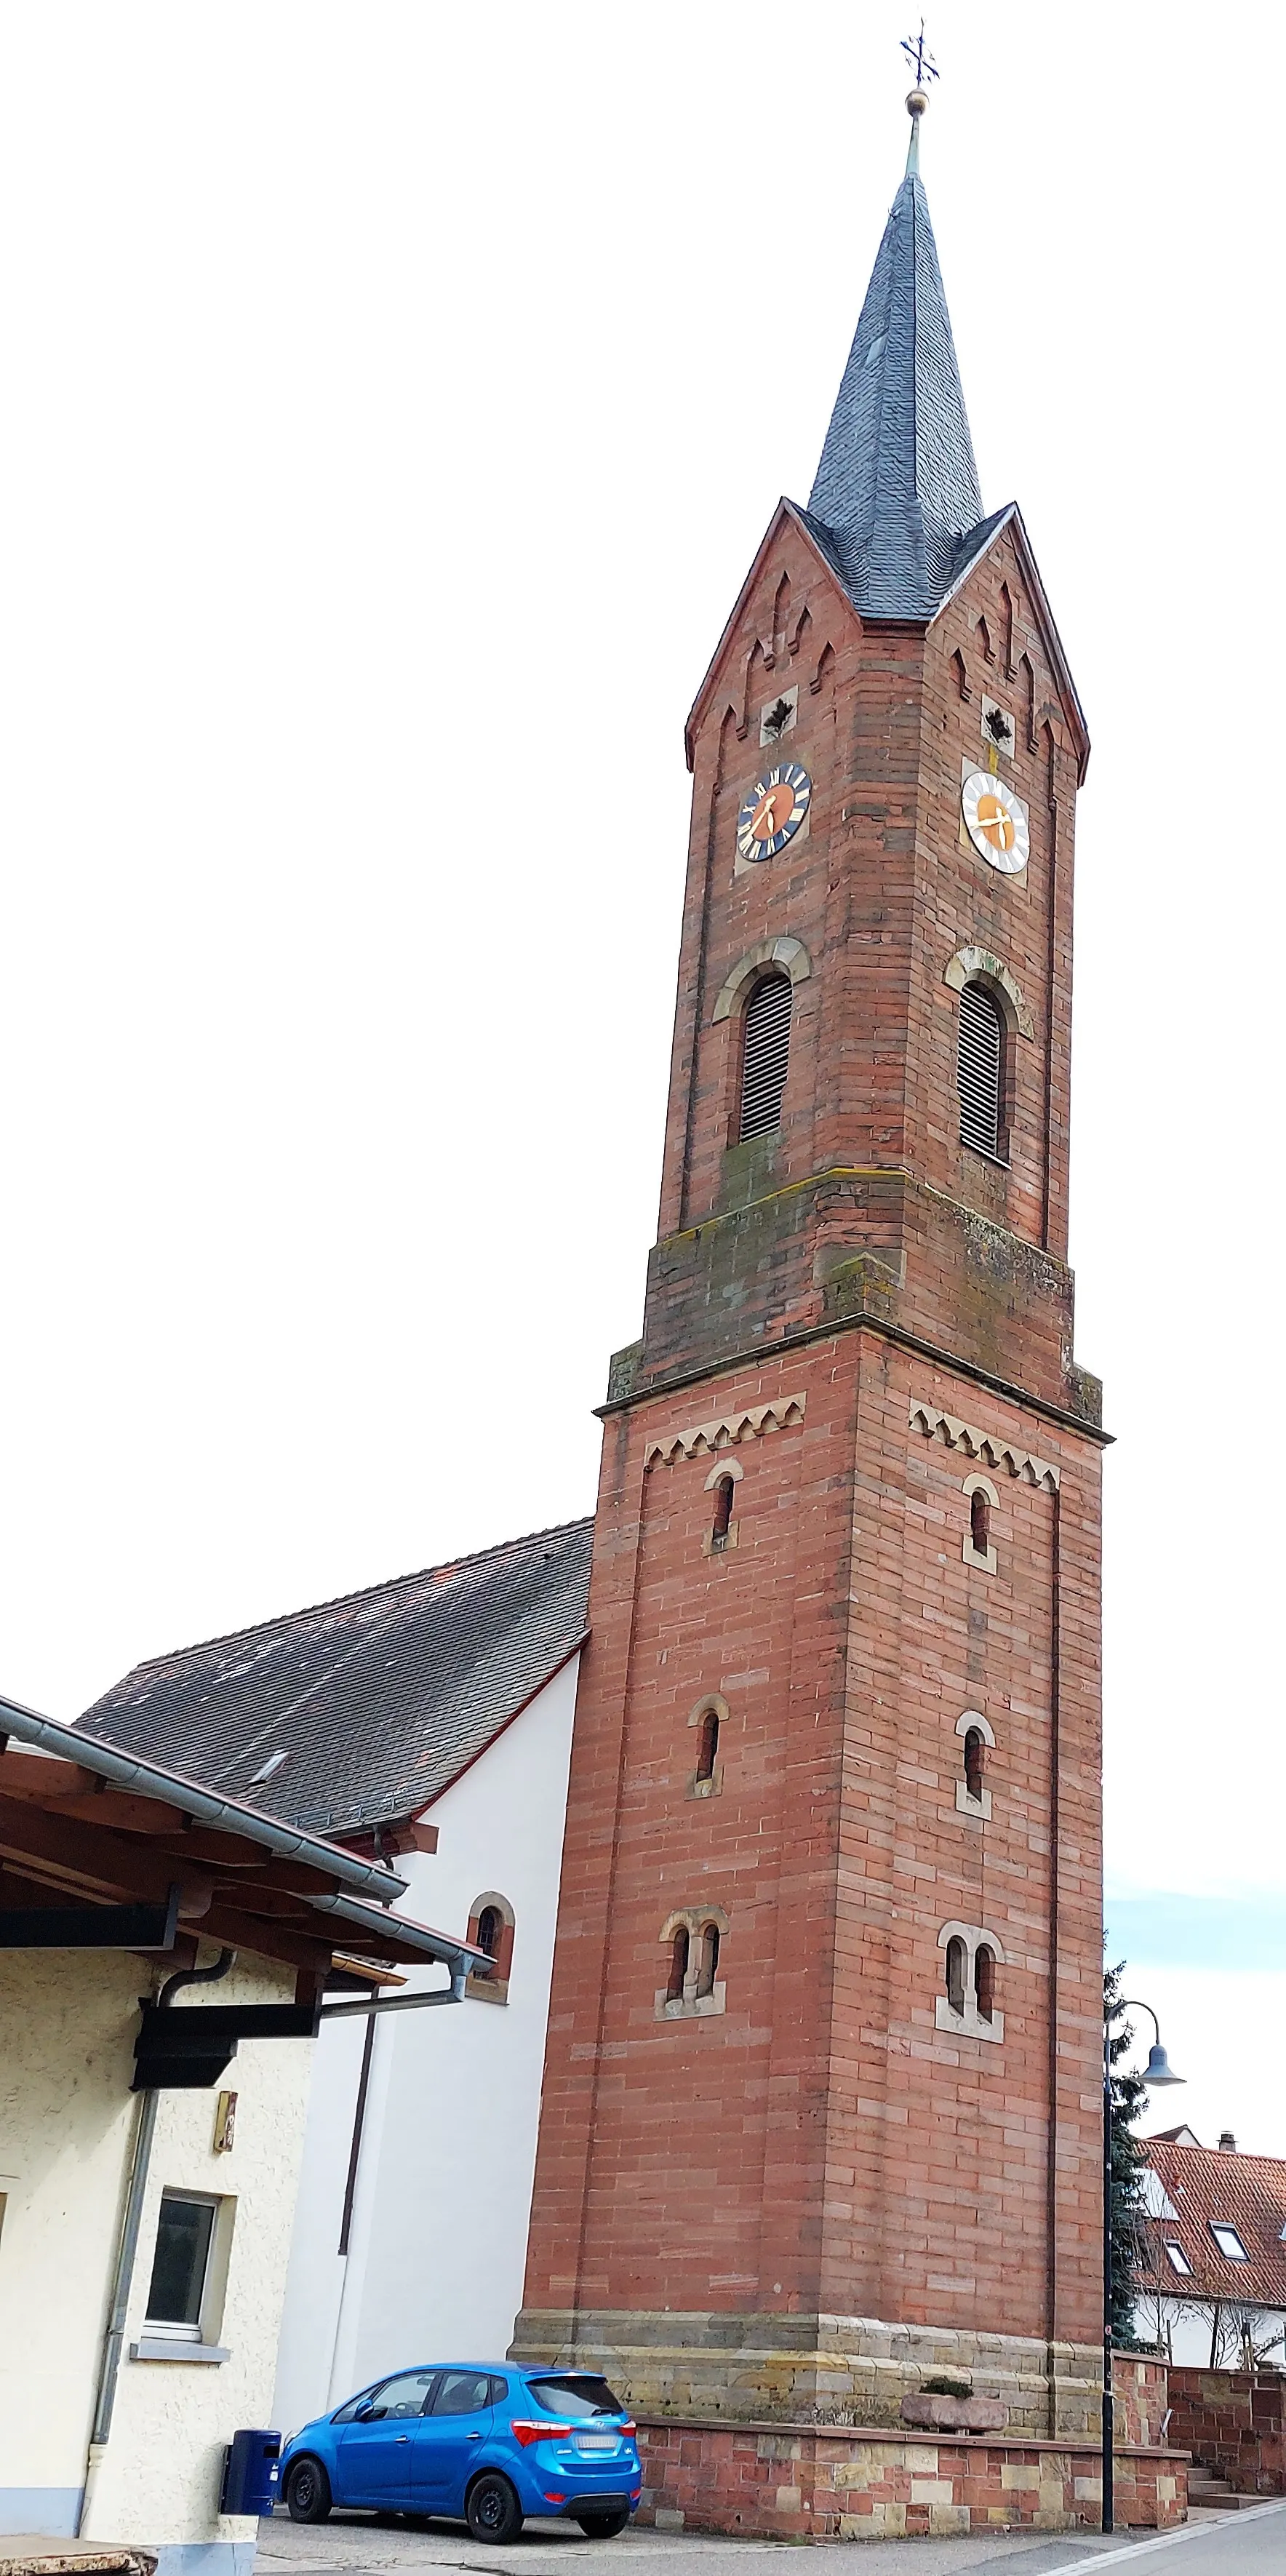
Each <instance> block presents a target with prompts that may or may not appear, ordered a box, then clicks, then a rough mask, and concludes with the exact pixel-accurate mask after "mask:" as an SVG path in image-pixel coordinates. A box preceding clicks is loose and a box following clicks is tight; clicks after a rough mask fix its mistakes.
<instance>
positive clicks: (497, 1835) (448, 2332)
mask: <svg viewBox="0 0 1286 2576" xmlns="http://www.w3.org/2000/svg"><path fill="white" fill-rule="evenodd" d="M579 1663H580V1658H579V1656H578V1655H577V1656H574V1657H573V1658H572V1660H571V1661H570V1662H569V1663H568V1664H566V1665H564V1667H563V1669H562V1671H561V1672H560V1673H556V1674H555V1675H554V1678H553V1680H552V1681H550V1682H548V1683H547V1684H546V1685H545V1688H544V1689H543V1690H542V1691H540V1692H538V1693H537V1695H536V1697H535V1698H534V1699H533V1700H532V1701H531V1703H530V1705H529V1706H528V1707H527V1708H525V1709H524V1710H523V1711H522V1713H521V1715H520V1716H518V1717H516V1718H515V1719H514V1720H513V1722H512V1724H511V1725H510V1726H508V1727H506V1729H505V1730H504V1732H503V1733H502V1734H501V1735H500V1736H498V1737H497V1738H496V1740H495V1741H494V1743H492V1744H491V1745H490V1746H489V1747H488V1749H487V1751H486V1752H485V1753H484V1754H482V1755H481V1756H480V1758H479V1759H478V1761H476V1762H475V1763H474V1764H473V1765H472V1767H471V1768H470V1769H469V1770H468V1771H466V1772H465V1773H464V1774H463V1776H462V1777H461V1778H460V1779H458V1780H456V1781H454V1782H453V1783H452V1785H451V1787H450V1788H449V1789H447V1790H445V1791H444V1792H443V1794H442V1796H441V1797H440V1798H439V1799H437V1800H436V1801H435V1803H434V1805H433V1807H432V1809H431V1811H430V1817H431V1821H432V1823H433V1824H435V1825H436V1827H437V1829H438V1848H437V1851H436V1853H435V1854H433V1855H432V1856H431V1857H430V1856H427V1855H424V1856H413V1857H411V1858H409V1859H405V1860H403V1861H400V1862H399V1864H398V1866H399V1869H400V1870H401V1871H402V1873H403V1875H404V1876H405V1877H406V1878H407V1880H408V1882H409V1885H408V1890H407V1894H406V1896H405V1897H404V1898H403V1899H402V1900H401V1903H402V1905H403V1907H404V1909H405V1910H406V1911H407V1912H408V1913H411V1914H414V1915H415V1916H417V1917H418V1919H419V1920H420V1921H421V1922H427V1923H445V1924H454V1925H459V1926H461V1927H462V1926H463V1925H464V1924H465V1923H466V1922H467V1920H468V1917H469V1914H470V1911H471V1909H472V1908H473V1906H474V1905H475V1903H476V1901H477V1899H478V1898H479V1896H482V1895H484V1894H486V1893H488V1892H489V1891H491V1890H496V1891H498V1892H499V1893H500V1894H501V1895H503V1896H504V1897H505V1898H507V1900H508V1902H509V1904H510V1905H511V1906H512V1908H513V1912H514V1917H515V1924H516V1930H515V1936H514V1953H513V1965H512V1969H511V1972H510V1979H509V1996H508V2001H507V2003H505V2004H504V2005H497V2004H494V2003H490V2002H484V2001H480V2000H478V1999H476V1998H472V1997H470V1998H468V1999H466V2001H465V2002H464V2003H462V2004H459V2005H452V2006H449V2007H447V2008H446V2009H445V2010H443V2011H430V2012H412V2013H390V2014H385V2015H383V2016H381V2017H379V2018H377V2021H376V2028H375V2045H374V2049H373V2053H372V2059H371V2071H370V2081H369V2085H368V2091H367V2101H366V2111H365V2117H364V2120H363V2125H362V2142H361V2152H360V2157H359V2162H358V2172H357V2187H356V2193H355V2197H354V2202H353V2211H352V2221H351V2227H350V2234H349V2250H348V2253H347V2256H341V2255H340V2254H339V2252H338V2244H339V2233H340V2221H341V2216H342V2211H343V2202H344V2190H345V2182H346V2177H347V2173H348V2163H349V2155H350V2151H351V2146H352V2136H353V2117H354V2109H355V2102H356V2093H357V2085H358V2078H359V2072H360V2065H361V2054H362V2034H363V2031H364V2028H365V2024H364V2023H363V2022H362V2021H361V2020H360V2019H357V2018H355V2019H353V2020H351V2021H350V2020H344V2021H341V2022H337V2023H335V2024H334V2025H333V2027H332V2028H331V2029H330V2030H327V2031H325V2032H324V2033H323V2036H322V2038H321V2040H320V2041H319V2043H318V2047H317V2059H316V2072H315V2078H314V2085H313V2096H312V2101H311V2104H310V2108H309V2120H308V2132H307V2139H306V2143H305V2149H304V2169H303V2177H302V2182H301V2187H300V2193H299V2201H298V2213H297V2217H296V2223H295V2231H294V2237H293V2241H292V2245H291V2252H290V2267H289V2275H288V2281H287V2289H286V2306H285V2316H284V2320H283V2326H282V2336H281V2344H280V2348H279V2355H278V2369H277V2389H276V2397H275V2400H274V2408H273V2414H272V2417H271V2421H272V2422H273V2423H274V2424H276V2425H278V2426H279V2427H280V2428H281V2429H282V2431H294V2430H296V2429H297V2428H298V2426H299V2425H301V2424H303V2423H306V2422H307V2421H308V2420H309V2419H310V2418H311V2417H312V2416H314V2415H317V2414H320V2413H322V2412H323V2411H324V2410H325V2409H326V2408H327V2407H328V2406H331V2405H337V2404H338V2403H339V2402H340V2400H341V2399H342V2398H344V2397H346V2396H349V2395H350V2394H351V2393H352V2391H353V2390H354V2389H357V2388H360V2387H362V2386H363V2385H364V2384H365V2383H366V2382H367V2381H368V2380H371V2379H374V2378H376V2377H377V2376H378V2375H379V2374H380V2373H381V2372H382V2371H385V2370H393V2369H396V2368H397V2367H398V2366H399V2365H400V2364H402V2363H404V2362H406V2363H413V2362H421V2361H452V2360H459V2361H472V2360H477V2361H488V2360H499V2359H502V2358H503V2356H504V2353H505V2351H506V2349H507V2346H508V2344H509V2340H510V2337H511V2335H512V2333H513V2325H514V2318H515V2316H516V2314H517V2311H518V2309H519V2308H520V2306H521V2304H522V2287H523V2272H524V2268H525V2264H526V2256H527V2228H528V2221H529V2218H530V2212H531V2188H532V2177H533V2173H534V2170H535V2160H536V2129H537V2123H538V2120H539V2114H540V2086H541V2077H542V2074H543V2071H544V2059H545V2026H546V2022H547V2019H548V2013H549V1985H550V1975H551V1970H552V1965H553V1950H554V1931H555V1926H556V1923H557V1918H558V1884H559V1876H560V1871H561V1865H562V1844H563V1824H564V1817H565V1814H566V1806H567V1773H568V1765H569V1762H570V1758H571V1735H572V1718H573V1714H574V1711H575V1704H576V1676H577V1671H578V1668H579ZM441 1981H442V1980H441V1975H440V1972H435V1971H432V1970H430V1971H427V1972H424V1973H421V1972H419V1971H416V1972H414V1973H413V1975H412V1977H411V1980H410V1983H411V1984H412V1985H417V1984H418V1985H424V1986H432V1985H436V1984H440V1983H441Z"/></svg>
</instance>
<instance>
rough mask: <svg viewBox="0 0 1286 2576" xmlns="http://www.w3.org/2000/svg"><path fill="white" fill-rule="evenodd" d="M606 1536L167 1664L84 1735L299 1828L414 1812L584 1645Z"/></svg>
mask: <svg viewBox="0 0 1286 2576" xmlns="http://www.w3.org/2000/svg"><path fill="white" fill-rule="evenodd" d="M593 1535H594V1524H593V1522H592V1520H584V1521H571V1522H569V1523H568V1524H567V1525H566V1526H565V1527H563V1528H562V1529H553V1530H540V1531H537V1533H536V1534H535V1536H534V1537H531V1538H521V1539H512V1540H510V1541H509V1542H508V1544H507V1545H505V1546H504V1547H493V1548H488V1549H487V1550H486V1551H485V1553H484V1554H482V1555H481V1556H466V1557H462V1558H460V1560H459V1562H458V1563H456V1564H454V1565H434V1566H430V1567H428V1569H427V1570H426V1571H425V1572H424V1573H422V1574H407V1575H402V1576H401V1577H400V1578H399V1579H398V1580H397V1581H396V1582H393V1583H380V1584H377V1585H376V1586H375V1587H374V1589H373V1590H372V1591H370V1592H353V1593H349V1594H348V1595H347V1596H346V1598H345V1599H343V1600H340V1601H324V1602H322V1603H321V1604H320V1606H319V1607H317V1608H316V1609H312V1610H298V1611H295V1612H294V1613H293V1614H292V1615H291V1616H290V1617H288V1618H284V1619H272V1620H269V1621H268V1622H267V1623H266V1625H265V1626H263V1627H261V1628H243V1629H242V1630H241V1631H240V1632H239V1634H238V1635H236V1636H233V1637H215V1638H212V1639H211V1640H210V1641H209V1642H208V1643H207V1644H205V1645H200V1646H188V1647H185V1648H184V1649H183V1650H182V1651H181V1652H180V1653H178V1654H174V1655H162V1656H160V1657H159V1658H158V1659H157V1661H156V1662H155V1663H149V1664H139V1665H137V1666H136V1668H135V1670H134V1671H133V1672H132V1673H127V1674H126V1676H125V1679H124V1680H123V1681H121V1682H118V1683H117V1684H116V1686H115V1688H114V1689H112V1690H110V1691H108V1692H107V1693H106V1695H105V1696H104V1697H103V1698H102V1699H100V1700H96V1701H95V1703H94V1706H93V1707H92V1708H91V1709H87V1710H86V1712H85V1715H84V1716H83V1718H82V1719H81V1721H80V1724H81V1728H82V1729H83V1730H84V1731H85V1732H86V1733H87V1734H91V1735H98V1736H102V1737H103V1738H105V1739H106V1740H107V1741H108V1742H109V1743H111V1744H114V1745H116V1746H117V1747H119V1748H120V1749H121V1750H122V1751H125V1752H135V1753H142V1752H146V1753H148V1754H150V1755H152V1756H153V1757H154V1758H155V1759H156V1760H158V1761H161V1762H166V1763H170V1764H172V1765H174V1766H176V1767H180V1768H182V1769H183V1770H184V1771H186V1772H188V1773H190V1774H191V1775H192V1776H193V1777H194V1778H196V1779H197V1780H199V1781H201V1782H202V1783H204V1784H205V1785H206V1786H207V1787H209V1788H218V1789H225V1790H226V1791H227V1792H228V1793H229V1795H231V1796H234V1797H241V1798H246V1799H248V1800H249V1802H250V1803H251V1804H253V1805H254V1806H256V1807H258V1808H259V1809H260V1810H261V1811H262V1813H264V1814H265V1815H270V1816H276V1817H278V1818H280V1819H281V1820H282V1821H284V1822H289V1823H291V1824H297V1825H309V1826H312V1827H315V1828H318V1829H320V1830H322V1831H326V1830H332V1831H335V1832H341V1833H342V1832H345V1831H351V1830H353V1829H354V1828H356V1827H358V1826H363V1825H370V1824H373V1823H378V1822H380V1821H381V1820H382V1819H386V1818H390V1817H394V1816H404V1815H409V1814H415V1813H418V1811H419V1810H420V1808H422V1807H424V1806H425V1805H427V1803H428V1801H429V1800H430V1799H431V1798H434V1797H436V1796H437V1795H438V1793H439V1791H441V1790H442V1789H445V1788H446V1787H447V1786H448V1784H449V1783H450V1782H451V1781H452V1780H454V1779H456V1778H458V1776H459V1774H460V1772H461V1771H463V1770H464V1769H465V1768H466V1767H467V1765H468V1764H469V1763H470V1762H471V1761H472V1760H473V1759H474V1757H475V1755H477V1754H479V1753H481V1752H482V1751H483V1750H484V1749H485V1747H486V1746H487V1745H488V1744H490V1743H491V1741H492V1739H493V1737H494V1736H496V1735H498V1734H499V1732H500V1729H501V1728H502V1727H503V1726H504V1725H505V1724H506V1723H507V1721H508V1720H509V1719H510V1718H511V1717H513V1716H514V1715H515V1713H516V1712H517V1710H518V1709H520V1708H521V1707H522V1706H523V1705H524V1703H525V1702H526V1701H527V1700H528V1699H530V1697H531V1696H532V1693H533V1692H534V1691H537V1690H539V1689H540V1687H541V1685H542V1684H543V1683H544V1682H546V1681H548V1679H549V1677H550V1675H551V1674H552V1673H554V1672H555V1671H557V1669H558V1666H559V1665H560V1664H561V1663H563V1662H564V1661H565V1660H566V1658H567V1656H568V1655H569V1654H570V1653H571V1651H572V1648H573V1647H574V1646H575V1645H576V1643H577V1641H578V1639H579V1638H580V1637H582V1636H583V1634H584V1631H585V1612H586V1602H587V1599H588V1593H589V1560H590V1549H591V1545H592V1542H593ZM279 1752H284V1753H285V1755H286V1757H287V1758H286V1760H285V1761H284V1762H283V1763H282V1764H281V1765H280V1766H279V1768H278V1769H276V1770H275V1771H274V1772H273V1775H272V1777H271V1778H270V1779H269V1780H267V1781H265V1782H264V1783H263V1785H262V1786H261V1787H259V1788H252V1787H251V1786H250V1783H251V1781H252V1779H253V1777H254V1774H255V1773H256V1771H258V1770H259V1769H260V1768H261V1767H262V1765H263V1764H264V1763H265V1762H267V1761H268V1760H269V1759H270V1757H271V1756H272V1755H273V1754H274V1753H279Z"/></svg>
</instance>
